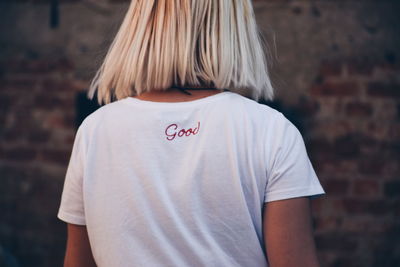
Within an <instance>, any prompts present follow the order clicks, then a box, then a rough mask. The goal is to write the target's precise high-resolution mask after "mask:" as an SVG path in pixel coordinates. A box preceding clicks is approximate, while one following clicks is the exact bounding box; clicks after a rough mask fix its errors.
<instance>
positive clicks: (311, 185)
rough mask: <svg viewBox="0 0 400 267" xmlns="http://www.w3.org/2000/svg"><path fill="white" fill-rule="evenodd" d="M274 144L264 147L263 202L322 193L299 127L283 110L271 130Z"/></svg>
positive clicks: (315, 195) (313, 196) (316, 195)
mask: <svg viewBox="0 0 400 267" xmlns="http://www.w3.org/2000/svg"><path fill="white" fill-rule="evenodd" d="M273 140H275V142H274V143H275V144H274V145H271V146H269V147H267V148H266V149H267V150H268V152H267V153H268V155H269V159H270V160H269V162H270V164H269V170H268V171H267V172H268V173H267V183H266V187H265V195H264V202H270V201H274V200H282V199H289V198H295V197H304V196H307V197H310V198H312V199H313V198H317V197H319V196H322V195H323V194H325V191H324V189H323V188H322V186H321V184H320V182H319V179H318V177H317V175H316V173H315V171H314V168H313V166H312V164H311V162H310V159H309V157H308V154H307V150H306V147H305V144H304V140H303V137H302V135H301V134H300V132H299V130H298V129H297V128H296V126H294V125H293V124H292V123H291V122H290V121H289V120H288V119H287V118H286V117H285V116H283V114H282V113H279V117H278V122H277V126H276V128H275V129H274V137H273Z"/></svg>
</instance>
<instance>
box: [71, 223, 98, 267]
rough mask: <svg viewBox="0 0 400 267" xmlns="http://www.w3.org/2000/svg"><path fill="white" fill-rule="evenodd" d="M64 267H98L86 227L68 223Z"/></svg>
mask: <svg viewBox="0 0 400 267" xmlns="http://www.w3.org/2000/svg"><path fill="white" fill-rule="evenodd" d="M67 225H68V239H67V249H66V253H65V259H64V267H96V263H95V261H94V259H93V255H92V250H91V248H90V244H89V238H88V234H87V230H86V226H85V225H76V224H70V223H68V224H67Z"/></svg>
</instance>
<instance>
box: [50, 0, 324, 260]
mask: <svg viewBox="0 0 400 267" xmlns="http://www.w3.org/2000/svg"><path fill="white" fill-rule="evenodd" d="M95 95H97V99H98V101H99V102H100V103H106V105H104V106H103V107H101V108H100V109H98V110H97V111H96V112H94V113H92V114H91V115H90V116H88V117H87V118H86V119H85V120H84V122H83V123H82V124H81V126H80V127H79V129H78V131H77V134H76V138H75V142H74V147H73V151H72V154H71V159H70V163H69V166H68V170H67V174H66V179H65V183H64V190H63V194H62V199H61V205H60V209H59V212H58V218H59V219H61V220H63V221H65V222H67V223H68V241H67V250H66V256H65V260H64V266H74V267H76V266H96V264H97V266H105V267H109V266H112V267H118V266H249V267H255V266H272V267H283V266H297V267H299V266H307V267H314V266H318V260H317V256H316V251H315V245H314V240H313V233H312V227H311V214H310V202H309V201H310V197H316V196H318V195H322V194H324V193H325V192H324V190H323V188H322V187H321V185H320V183H319V181H318V178H317V176H316V174H315V172H314V170H313V167H312V165H311V163H310V160H309V158H308V156H307V152H306V148H305V146H304V142H303V139H302V136H301V135H300V133H299V131H298V130H297V128H296V127H295V126H294V125H293V124H292V123H291V122H289V121H288V120H287V119H286V118H285V117H284V116H283V115H282V113H280V112H278V111H276V110H275V109H273V108H271V107H268V106H266V105H261V104H258V103H257V102H256V101H255V100H258V99H260V98H264V99H272V98H273V89H272V86H271V82H270V79H269V76H268V72H267V64H266V59H265V56H264V54H263V47H262V42H261V40H260V36H259V34H258V30H257V26H256V23H255V19H254V12H253V9H252V6H251V2H250V0H158V1H155V0H136V1H132V2H131V4H130V7H129V10H128V12H127V14H126V17H125V19H124V21H123V23H122V26H121V28H120V30H119V32H118V34H117V36H116V38H115V39H114V41H113V43H112V45H111V48H110V50H109V52H108V54H107V56H106V58H105V61H104V63H103V65H102V66H101V68H100V69H99V71H98V72H97V74H96V76H95V78H94V79H93V81H92V84H91V88H90V96H91V97H94V96H95ZM111 102H112V103H111Z"/></svg>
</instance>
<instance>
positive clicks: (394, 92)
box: [367, 82, 400, 97]
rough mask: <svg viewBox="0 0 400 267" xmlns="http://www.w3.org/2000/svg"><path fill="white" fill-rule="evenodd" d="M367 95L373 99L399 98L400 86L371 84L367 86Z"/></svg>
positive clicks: (379, 83)
mask: <svg viewBox="0 0 400 267" xmlns="http://www.w3.org/2000/svg"><path fill="white" fill-rule="evenodd" d="M367 93H368V95H370V96H375V97H400V84H394V83H381V82H373V83H370V84H368V88H367Z"/></svg>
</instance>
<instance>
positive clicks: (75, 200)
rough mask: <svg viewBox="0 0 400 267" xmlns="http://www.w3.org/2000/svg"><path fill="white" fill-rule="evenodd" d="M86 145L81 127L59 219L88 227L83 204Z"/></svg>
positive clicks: (69, 169) (66, 177) (73, 149)
mask: <svg viewBox="0 0 400 267" xmlns="http://www.w3.org/2000/svg"><path fill="white" fill-rule="evenodd" d="M84 161H85V145H84V138H83V134H82V129H81V127H80V128H79V129H78V131H77V133H76V135H75V140H74V145H73V148H72V153H71V157H70V160H69V164H68V168H67V172H66V175H65V180H64V187H63V191H62V195H61V203H60V206H59V210H58V214H57V217H58V218H59V219H60V220H62V221H64V222H67V223H72V224H79V225H86V220H85V210H84V203H83V190H82V186H83V170H84Z"/></svg>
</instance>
